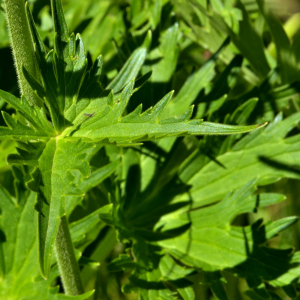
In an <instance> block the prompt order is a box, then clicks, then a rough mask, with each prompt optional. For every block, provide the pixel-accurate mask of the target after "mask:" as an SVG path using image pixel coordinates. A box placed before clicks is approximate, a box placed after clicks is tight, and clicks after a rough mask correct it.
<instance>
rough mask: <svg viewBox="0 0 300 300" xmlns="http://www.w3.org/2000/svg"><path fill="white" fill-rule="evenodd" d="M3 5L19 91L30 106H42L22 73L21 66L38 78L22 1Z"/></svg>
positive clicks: (5, 1)
mask: <svg viewBox="0 0 300 300" xmlns="http://www.w3.org/2000/svg"><path fill="white" fill-rule="evenodd" d="M4 4H5V13H6V20H7V24H8V29H9V35H10V40H11V45H12V51H13V56H14V60H15V67H16V70H17V75H18V83H19V88H20V91H21V93H22V94H23V95H24V96H25V97H26V98H27V99H28V101H29V102H30V103H31V104H32V105H37V106H42V101H41V100H40V99H39V97H38V96H37V95H36V94H35V92H34V91H33V90H32V88H31V87H30V85H29V84H28V82H27V80H26V79H25V77H24V75H23V72H22V65H23V66H24V67H25V68H26V69H27V71H28V72H29V73H30V74H31V75H32V76H33V77H34V78H36V79H37V77H38V76H37V69H36V59H35V53H34V48H33V44H32V40H31V36H30V31H29V25H28V20H27V17H26V13H25V3H24V0H4Z"/></svg>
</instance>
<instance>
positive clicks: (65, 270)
mask: <svg viewBox="0 0 300 300" xmlns="http://www.w3.org/2000/svg"><path fill="white" fill-rule="evenodd" d="M55 251H56V257H57V262H58V267H59V270H60V276H61V279H62V283H63V286H64V290H65V293H66V295H80V294H83V286H82V282H81V278H80V272H79V267H78V264H77V261H76V258H75V252H74V247H73V243H72V239H71V235H70V231H69V226H68V221H67V217H66V216H63V217H62V218H61V221H60V224H59V228H58V233H57V236H56V240H55Z"/></svg>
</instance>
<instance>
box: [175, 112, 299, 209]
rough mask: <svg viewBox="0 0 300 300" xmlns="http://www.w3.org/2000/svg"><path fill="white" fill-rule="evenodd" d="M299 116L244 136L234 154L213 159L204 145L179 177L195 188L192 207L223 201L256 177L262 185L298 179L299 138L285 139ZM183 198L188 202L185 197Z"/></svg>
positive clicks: (191, 191) (192, 195) (190, 193)
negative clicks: (295, 164)
mask: <svg viewBox="0 0 300 300" xmlns="http://www.w3.org/2000/svg"><path fill="white" fill-rule="evenodd" d="M299 116H300V114H299V113H295V114H293V115H291V116H290V117H288V118H286V119H285V120H283V121H282V116H281V115H279V116H278V117H277V118H276V119H275V120H274V122H273V123H271V124H270V125H269V126H268V127H267V128H266V129H265V130H261V131H256V132H253V134H250V135H248V136H246V137H244V138H243V139H241V140H240V141H239V142H238V143H237V144H236V145H235V146H234V147H233V148H232V149H231V151H229V152H226V153H224V154H221V155H218V156H216V157H215V159H214V160H212V159H211V158H210V157H209V156H208V155H207V154H205V153H204V152H203V151H202V149H203V148H204V147H205V143H203V144H202V147H203V148H202V147H200V148H199V150H197V151H195V153H194V154H193V155H191V156H190V157H189V158H188V160H187V161H186V163H185V164H184V165H183V166H182V168H181V171H180V173H179V178H180V179H181V180H182V181H183V182H185V183H186V184H188V185H191V186H192V188H191V190H190V191H189V195H190V196H191V197H192V198H193V199H194V203H193V206H194V207H199V206H201V205H205V204H208V203H213V202H215V201H217V200H220V199H221V198H222V197H224V196H225V195H226V194H227V193H228V192H230V191H231V190H234V189H237V188H240V187H241V186H243V185H244V184H246V182H247V181H249V180H251V179H252V178H254V177H259V178H260V180H259V182H261V184H263V183H264V181H266V182H268V180H271V179H276V178H281V177H290V178H299V171H298V170H297V168H296V167H294V162H295V161H298V157H299V154H300V153H299V151H298V149H299V138H300V136H299V135H295V136H293V137H289V138H285V139H284V137H285V136H286V134H287V133H288V132H289V131H290V130H292V129H293V128H294V126H295V125H296V124H297V123H298V122H299ZM181 198H182V199H186V195H185V196H183V197H181ZM179 199H180V198H179Z"/></svg>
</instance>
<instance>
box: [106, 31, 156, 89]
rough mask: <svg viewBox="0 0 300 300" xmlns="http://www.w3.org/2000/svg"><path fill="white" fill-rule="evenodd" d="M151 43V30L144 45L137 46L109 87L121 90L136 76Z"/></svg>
mask: <svg viewBox="0 0 300 300" xmlns="http://www.w3.org/2000/svg"><path fill="white" fill-rule="evenodd" d="M150 44H151V31H148V33H147V36H146V38H145V41H144V43H143V45H142V46H141V47H139V48H137V49H136V50H135V51H134V52H133V53H132V54H131V56H130V57H129V58H128V60H127V61H126V63H125V64H124V66H123V67H122V69H121V70H120V72H119V73H118V75H117V76H116V77H115V78H114V79H113V81H111V82H110V84H109V85H108V86H107V89H112V90H113V91H114V92H115V93H116V92H119V91H120V90H121V89H122V88H123V87H124V86H125V85H126V84H127V83H128V82H129V81H130V80H131V79H132V78H134V77H136V76H137V75H138V73H139V71H140V69H141V67H142V65H143V64H144V61H145V59H146V54H147V51H148V49H149V47H150Z"/></svg>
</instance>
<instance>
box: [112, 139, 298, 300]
mask: <svg viewBox="0 0 300 300" xmlns="http://www.w3.org/2000/svg"><path fill="white" fill-rule="evenodd" d="M164 142H165V143H164ZM168 144H169V145H168ZM170 144H171V145H172V142H171V143H170V142H169V143H168V142H167V140H162V141H161V143H158V145H159V146H160V150H159V151H161V152H162V151H165V152H166V153H167V152H169V153H170V155H169V156H168V157H167V156H165V157H164V158H162V161H157V164H158V165H159V166H160V168H157V169H156V170H155V171H152V168H151V160H157V158H156V157H155V156H154V155H155V151H153V149H152V152H151V151H149V153H145V154H144V155H145V157H144V158H143V159H142V160H141V162H140V167H141V168H142V169H141V170H139V169H138V167H137V163H138V161H139V160H138V156H139V154H138V152H136V153H137V154H136V155H135V154H134V151H133V150H128V151H127V152H128V153H126V156H127V158H125V159H124V164H123V165H124V171H126V170H127V172H128V173H127V174H126V178H127V181H128V183H127V184H126V185H125V186H123V192H122V194H124V196H123V197H121V199H120V200H119V201H120V205H115V206H114V208H113V209H114V210H116V212H115V213H113V214H112V218H113V220H114V225H115V226H116V228H117V230H118V231H119V235H118V236H119V238H120V239H121V240H122V239H124V240H126V241H128V240H132V241H133V244H134V246H133V248H132V253H133V255H132V256H133V257H134V261H133V260H132V259H131V258H130V257H129V256H126V255H125V256H121V257H120V259H119V260H116V261H115V262H114V263H113V264H112V265H111V266H110V267H109V268H110V269H109V270H111V271H118V270H120V269H123V270H125V271H128V270H135V271H134V272H133V274H132V277H130V278H129V279H130V281H131V284H130V285H129V286H128V287H130V289H128V290H127V289H126V287H124V291H126V292H132V291H136V292H138V293H140V295H143V296H144V297H146V299H155V297H158V295H159V293H160V292H168V291H166V289H167V288H168V287H169V285H168V284H167V282H168V280H167V279H166V284H165V285H164V284H162V283H161V282H160V281H159V280H158V279H159V278H162V275H160V273H159V272H160V267H159V263H158V262H157V261H160V259H161V258H160V259H158V258H156V259H157V261H156V260H155V259H154V261H153V258H151V257H152V256H153V253H155V247H154V249H152V247H153V246H154V245H157V244H158V245H160V246H161V247H163V248H164V249H165V251H166V252H167V253H169V254H171V255H172V256H174V257H175V258H176V259H178V260H180V261H181V262H183V263H184V264H186V265H189V266H190V267H191V268H192V270H193V268H195V267H196V269H198V270H200V269H201V270H205V272H206V275H205V278H206V279H205V283H206V284H208V285H210V287H211V289H212V290H213V291H214V292H216V295H217V296H218V297H220V299H222V300H223V299H227V298H224V297H223V298H222V297H221V296H220V295H221V294H222V293H220V291H222V289H223V287H222V276H221V275H218V274H219V271H220V270H224V269H226V270H228V271H230V272H233V273H234V274H237V275H239V277H244V278H246V279H247V281H248V284H249V286H250V287H251V288H253V290H254V291H255V293H258V290H261V289H263V288H264V287H260V284H261V282H262V281H264V282H268V283H269V284H271V285H273V286H276V287H284V286H288V285H291V284H293V282H294V281H295V280H296V279H297V278H298V277H299V272H298V270H299V254H298V253H295V254H293V253H292V251H291V250H286V251H285V250H277V249H270V248H267V247H265V246H264V244H265V242H266V241H267V240H268V239H270V238H272V237H273V236H274V235H277V234H278V233H279V232H281V231H282V230H284V229H285V228H287V227H289V226H291V225H292V224H294V223H295V222H296V221H297V218H296V217H290V218H286V219H282V220H278V221H275V222H273V223H272V222H267V223H266V224H262V220H259V221H258V222H256V223H255V224H253V225H252V226H248V227H234V226H230V223H231V222H232V220H233V219H234V218H235V217H236V216H237V215H239V214H244V213H246V212H255V211H256V209H257V208H258V207H264V206H268V205H272V204H275V203H279V202H281V201H283V200H284V199H285V197H284V196H283V195H280V194H259V195H253V193H254V191H255V185H257V181H256V180H254V181H251V182H250V183H248V184H246V185H245V186H244V187H242V188H240V189H239V190H237V191H236V192H234V193H231V194H229V195H227V197H226V198H225V199H224V200H223V201H221V202H219V203H218V204H216V205H213V206H208V207H205V208H200V209H198V210H191V211H190V210H189V208H190V206H191V200H189V201H186V202H176V201H175V202H173V203H172V202H171V201H170V200H172V199H174V196H176V194H180V193H182V192H183V191H184V190H185V189H187V188H190V187H184V186H183V185H182V184H180V183H178V182H176V181H172V177H174V176H176V175H174V174H176V170H178V168H179V166H180V165H181V163H182V160H180V159H179V161H176V158H177V160H178V155H177V153H184V154H188V153H191V152H192V151H193V148H194V147H195V145H194V146H193V143H191V142H190V143H188V142H187V141H186V144H185V145H184V144H183V143H182V144H181V145H180V146H181V147H179V145H177V147H174V148H175V149H176V151H174V150H175V149H174V150H173V149H172V150H171V149H170ZM188 145H189V147H187V146H188ZM149 150H150V149H149ZM150 153H151V155H149V154H150ZM147 158H148V159H147ZM179 169H180V168H179ZM145 170H148V171H149V172H150V177H151V181H150V182H149V179H148V177H149V174H147V173H146V172H145V173H144V172H143V171H145ZM124 171H123V172H124ZM141 175H142V176H141ZM140 176H141V177H140ZM129 178H130V179H129ZM139 178H140V179H139ZM161 178H164V180H165V181H164V182H163V183H162V182H161ZM120 179H121V180H122V177H121V178H120ZM159 182H161V184H160V185H159V184H158V183H159ZM147 185H148V188H149V189H147ZM163 185H165V187H163ZM150 191H151V192H150ZM174 210H175V213H172V212H173V211H174ZM176 211H177V213H176ZM170 212H171V213H170ZM225 212H226V213H225ZM168 213H169V214H168ZM161 216H162V218H161ZM159 220H160V221H159ZM182 229H183V231H185V232H184V233H183V234H182ZM245 245H246V246H245ZM150 249H152V250H150ZM156 251H159V254H160V255H161V257H164V256H163V255H164V254H165V252H164V251H161V250H159V248H158V249H156ZM155 261H156V263H155ZM265 261H267V262H268V263H267V264H265ZM279 262H280V263H279ZM171 269H172V270H173V269H174V267H173V268H171ZM146 270H147V271H146ZM186 271H187V272H188V269H187V270H186ZM148 273H149V274H148ZM155 274H156V275H155ZM170 274H172V272H170ZM217 275H218V276H217ZM220 276H221V277H220ZM182 277H184V275H182V274H181V278H182ZM155 278H156V279H155ZM223 281H224V280H223ZM253 282H254V283H253ZM187 286H188V285H187ZM187 286H186V287H187ZM143 289H145V291H143ZM146 290H147V291H148V293H149V294H147V293H146V294H144V292H146ZM224 293H225V290H224ZM266 293H268V292H267V291H266ZM151 295H155V296H153V298H151ZM225 295H226V293H225ZM147 297H148V298H147ZM169 297H171V296H170V295H169ZM226 297H227V296H226ZM191 299H193V298H191Z"/></svg>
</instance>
